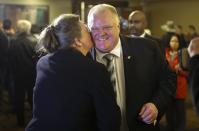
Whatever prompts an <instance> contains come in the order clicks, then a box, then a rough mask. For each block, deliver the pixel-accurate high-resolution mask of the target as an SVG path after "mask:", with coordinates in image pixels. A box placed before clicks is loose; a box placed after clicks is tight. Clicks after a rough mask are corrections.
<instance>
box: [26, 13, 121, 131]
mask: <svg viewBox="0 0 199 131" xmlns="http://www.w3.org/2000/svg"><path fill="white" fill-rule="evenodd" d="M39 44H42V45H43V46H44V48H45V49H46V51H47V52H48V54H46V55H45V56H43V57H41V58H40V59H39V61H38V63H37V77H36V83H35V87H34V105H33V118H32V120H31V121H30V122H29V124H28V125H27V127H26V129H25V131H56V130H57V131H119V126H120V111H119V107H118V106H117V104H116V100H115V98H114V96H115V95H114V92H113V89H112V85H111V82H110V78H109V76H108V72H107V70H106V68H105V67H104V65H102V64H100V63H97V62H95V61H93V60H92V59H89V58H88V57H86V55H87V53H88V51H89V50H90V48H91V47H92V46H93V43H92V41H91V36H90V33H89V31H88V28H87V26H86V25H85V24H84V23H83V22H82V21H80V20H79V16H78V15H74V14H62V15H60V16H59V17H57V18H56V19H55V20H54V21H53V23H52V24H51V25H49V26H48V27H46V28H45V29H44V30H43V31H42V33H41V35H40V37H39Z"/></svg>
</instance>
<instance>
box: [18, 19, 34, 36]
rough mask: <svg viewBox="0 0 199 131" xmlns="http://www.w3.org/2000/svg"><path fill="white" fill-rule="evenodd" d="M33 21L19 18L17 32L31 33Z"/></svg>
mask: <svg viewBox="0 0 199 131" xmlns="http://www.w3.org/2000/svg"><path fill="white" fill-rule="evenodd" d="M31 26H32V24H31V22H30V21H28V20H18V21H17V28H16V29H17V33H19V34H21V33H26V34H29V33H30V30H31Z"/></svg>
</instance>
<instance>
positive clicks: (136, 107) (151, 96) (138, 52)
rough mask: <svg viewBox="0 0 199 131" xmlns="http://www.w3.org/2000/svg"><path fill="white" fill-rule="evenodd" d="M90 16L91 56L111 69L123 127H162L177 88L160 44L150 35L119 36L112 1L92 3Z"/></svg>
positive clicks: (138, 130)
mask: <svg viewBox="0 0 199 131" xmlns="http://www.w3.org/2000/svg"><path fill="white" fill-rule="evenodd" d="M87 18H88V20H87V21H88V27H89V29H90V31H91V34H92V37H93V40H94V42H95V48H92V49H91V56H92V57H93V59H94V60H96V61H98V62H100V63H103V64H104V65H106V66H107V70H108V71H109V72H110V77H111V82H112V84H113V87H114V91H115V94H116V100H117V104H118V105H119V107H120V109H121V113H122V122H121V123H122V124H121V131H159V130H160V129H159V119H160V118H161V116H162V114H164V112H165V110H166V108H167V106H168V103H169V102H170V101H171V98H172V96H173V94H174V92H175V88H173V86H171V83H170V79H168V74H169V73H168V66H167V65H166V62H165V59H164V58H163V56H162V55H161V51H160V48H159V47H158V45H157V44H154V41H151V40H148V39H143V38H138V37H136V38H132V37H126V36H121V37H120V24H119V23H120V22H119V16H118V13H117V10H116V8H115V7H113V6H112V5H109V4H98V5H95V6H93V7H92V8H91V9H90V11H89V13H88V17H87Z"/></svg>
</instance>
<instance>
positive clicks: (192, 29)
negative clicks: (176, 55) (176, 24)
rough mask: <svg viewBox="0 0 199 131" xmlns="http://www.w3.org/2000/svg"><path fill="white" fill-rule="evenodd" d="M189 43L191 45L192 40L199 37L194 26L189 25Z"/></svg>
mask: <svg viewBox="0 0 199 131" xmlns="http://www.w3.org/2000/svg"><path fill="white" fill-rule="evenodd" d="M186 37H187V43H188V44H189V43H190V42H191V40H192V39H193V38H195V37H198V32H197V30H196V27H195V26H194V25H189V26H188V30H187V36H186Z"/></svg>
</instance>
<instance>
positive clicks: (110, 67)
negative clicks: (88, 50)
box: [103, 54, 116, 94]
mask: <svg viewBox="0 0 199 131" xmlns="http://www.w3.org/2000/svg"><path fill="white" fill-rule="evenodd" d="M114 57H115V56H114V55H113V54H106V55H105V56H104V57H103V59H104V60H105V61H106V68H107V70H108V72H109V74H110V78H111V83H112V85H113V89H114V92H115V94H116V72H115V68H114V63H113V58H114Z"/></svg>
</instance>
